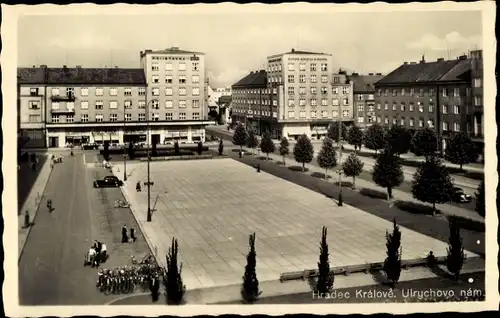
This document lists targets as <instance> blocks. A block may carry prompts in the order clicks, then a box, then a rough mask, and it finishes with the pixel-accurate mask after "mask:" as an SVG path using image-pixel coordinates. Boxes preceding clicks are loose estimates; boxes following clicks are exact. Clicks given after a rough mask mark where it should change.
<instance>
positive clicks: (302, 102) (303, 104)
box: [299, 98, 306, 107]
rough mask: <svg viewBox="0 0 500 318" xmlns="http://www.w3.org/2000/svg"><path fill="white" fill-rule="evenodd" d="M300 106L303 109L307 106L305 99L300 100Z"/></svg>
mask: <svg viewBox="0 0 500 318" xmlns="http://www.w3.org/2000/svg"><path fill="white" fill-rule="evenodd" d="M299 106H301V107H303V106H306V100H305V98H301V99H299Z"/></svg>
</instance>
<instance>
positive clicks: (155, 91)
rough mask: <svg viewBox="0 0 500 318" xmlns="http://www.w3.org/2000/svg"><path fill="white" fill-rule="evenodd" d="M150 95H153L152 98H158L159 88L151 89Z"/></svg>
mask: <svg viewBox="0 0 500 318" xmlns="http://www.w3.org/2000/svg"><path fill="white" fill-rule="evenodd" d="M151 95H153V96H160V88H159V87H153V88H152V89H151Z"/></svg>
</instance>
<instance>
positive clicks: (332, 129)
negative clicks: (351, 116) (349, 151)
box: [326, 121, 347, 142]
mask: <svg viewBox="0 0 500 318" xmlns="http://www.w3.org/2000/svg"><path fill="white" fill-rule="evenodd" d="M340 133H341V135H342V139H343V140H346V139H347V127H346V125H345V124H344V123H342V131H341V132H340ZM326 137H328V138H330V139H331V140H333V141H335V142H339V122H338V121H334V122H332V123H331V124H330V125H329V126H328V131H327V132H326Z"/></svg>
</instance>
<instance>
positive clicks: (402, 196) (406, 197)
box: [244, 147, 484, 223]
mask: <svg viewBox="0 0 500 318" xmlns="http://www.w3.org/2000/svg"><path fill="white" fill-rule="evenodd" d="M244 149H246V150H247V151H249V152H251V149H248V148H246V147H244ZM269 158H270V159H272V160H273V161H275V162H277V161H282V160H283V159H282V157H281V156H279V155H277V154H269ZM313 160H315V159H313ZM290 166H302V164H300V163H298V162H296V161H295V160H293V159H290V158H287V159H286V167H290ZM306 168H307V169H308V170H309V171H308V172H306V173H307V174H309V175H310V174H313V173H319V174H324V173H325V170H324V169H322V168H320V167H318V166H315V165H313V164H306ZM297 173H301V172H297ZM329 175H330V176H332V178H329V179H328V180H327V182H331V183H335V182H338V174H337V173H336V171H329ZM342 180H343V181H352V178H346V177H345V176H343V177H342ZM325 181H326V180H325ZM356 188H357V189H361V188H368V189H372V190H375V191H379V192H386V189H383V188H381V187H379V186H378V185H376V184H375V183H373V182H369V181H366V180H362V179H356ZM358 191H359V190H358ZM393 197H394V199H393V201H396V200H401V201H406V202H413V203H417V204H425V205H429V204H426V203H423V202H420V201H418V200H415V199H414V198H413V197H412V195H411V194H410V193H406V192H404V191H400V190H398V189H394V190H393ZM429 206H430V205H429ZM436 208H437V209H439V210H440V211H441V213H442V214H444V215H456V216H459V217H463V218H467V219H472V220H474V221H479V222H482V223H484V218H482V217H481V216H480V215H478V214H477V213H476V212H475V211H469V210H466V209H462V208H460V207H457V206H454V205H451V204H436Z"/></svg>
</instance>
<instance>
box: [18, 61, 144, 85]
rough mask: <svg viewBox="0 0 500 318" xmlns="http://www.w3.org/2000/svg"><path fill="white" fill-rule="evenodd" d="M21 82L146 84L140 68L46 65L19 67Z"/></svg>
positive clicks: (50, 83) (47, 83)
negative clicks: (60, 66) (51, 66)
mask: <svg viewBox="0 0 500 318" xmlns="http://www.w3.org/2000/svg"><path fill="white" fill-rule="evenodd" d="M17 75H18V78H19V84H46V85H57V84H70V85H89V84H94V85H146V77H145V76H144V71H143V69H140V68H81V67H74V68H69V67H62V68H48V67H46V66H44V65H43V66H41V67H32V68H28V67H26V68H23V67H20V68H18V69H17Z"/></svg>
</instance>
